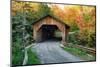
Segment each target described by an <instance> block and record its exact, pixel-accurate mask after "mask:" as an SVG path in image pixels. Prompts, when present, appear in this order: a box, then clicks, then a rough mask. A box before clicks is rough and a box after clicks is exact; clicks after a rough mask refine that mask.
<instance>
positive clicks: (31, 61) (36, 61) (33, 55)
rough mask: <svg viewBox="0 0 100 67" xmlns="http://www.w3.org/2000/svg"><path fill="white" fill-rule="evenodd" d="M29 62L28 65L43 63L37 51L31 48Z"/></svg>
mask: <svg viewBox="0 0 100 67" xmlns="http://www.w3.org/2000/svg"><path fill="white" fill-rule="evenodd" d="M27 52H28V62H27V65H32V64H41V63H40V60H39V59H38V57H37V55H36V53H35V52H32V51H31V48H29V49H28V51H27Z"/></svg>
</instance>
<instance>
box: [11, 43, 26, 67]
mask: <svg viewBox="0 0 100 67" xmlns="http://www.w3.org/2000/svg"><path fill="white" fill-rule="evenodd" d="M19 46H20V44H19V42H16V43H13V46H12V66H17V65H22V63H23V59H24V52H22V50H21V47H19Z"/></svg>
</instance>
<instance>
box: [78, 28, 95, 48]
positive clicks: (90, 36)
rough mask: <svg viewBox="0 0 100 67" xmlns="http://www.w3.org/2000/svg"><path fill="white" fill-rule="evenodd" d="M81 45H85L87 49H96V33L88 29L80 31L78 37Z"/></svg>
mask: <svg viewBox="0 0 100 67" xmlns="http://www.w3.org/2000/svg"><path fill="white" fill-rule="evenodd" d="M77 40H78V43H79V45H84V46H87V47H92V48H95V45H96V42H95V40H96V36H95V32H94V31H90V30H87V29H84V30H82V31H80V33H79V35H78V37H77Z"/></svg>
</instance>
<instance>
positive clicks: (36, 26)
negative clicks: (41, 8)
mask: <svg viewBox="0 0 100 67" xmlns="http://www.w3.org/2000/svg"><path fill="white" fill-rule="evenodd" d="M69 29H70V26H68V25H67V24H65V23H64V22H63V21H61V20H60V19H58V18H57V17H54V16H52V15H46V16H44V17H41V18H40V19H38V20H36V21H35V22H33V38H34V40H35V41H36V42H42V41H44V40H47V39H49V38H53V37H54V32H55V31H56V30H59V31H60V32H61V42H62V44H66V43H67V41H66V39H67V34H68V32H69Z"/></svg>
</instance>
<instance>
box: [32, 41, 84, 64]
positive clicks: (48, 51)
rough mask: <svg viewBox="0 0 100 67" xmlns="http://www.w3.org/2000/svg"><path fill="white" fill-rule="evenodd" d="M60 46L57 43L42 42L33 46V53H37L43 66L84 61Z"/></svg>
mask: <svg viewBox="0 0 100 67" xmlns="http://www.w3.org/2000/svg"><path fill="white" fill-rule="evenodd" d="M60 45H61V43H60V42H56V41H46V42H41V43H37V44H36V45H35V46H33V47H32V51H35V52H36V53H37V56H38V58H39V59H40V61H41V63H42V64H48V63H63V62H76V61H83V60H81V59H80V58H79V57H76V56H74V55H72V54H70V53H69V52H66V51H64V50H63V49H62V48H61V47H60Z"/></svg>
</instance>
